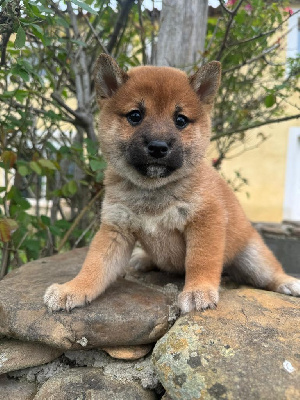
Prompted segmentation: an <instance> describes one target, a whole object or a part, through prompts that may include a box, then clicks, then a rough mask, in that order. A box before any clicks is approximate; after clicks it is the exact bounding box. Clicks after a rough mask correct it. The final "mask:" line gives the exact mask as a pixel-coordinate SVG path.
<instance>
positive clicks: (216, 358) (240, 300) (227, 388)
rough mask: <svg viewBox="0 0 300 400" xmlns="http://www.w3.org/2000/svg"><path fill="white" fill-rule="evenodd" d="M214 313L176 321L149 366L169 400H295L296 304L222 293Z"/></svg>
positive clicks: (247, 292) (243, 291) (299, 347)
mask: <svg viewBox="0 0 300 400" xmlns="http://www.w3.org/2000/svg"><path fill="white" fill-rule="evenodd" d="M220 297H221V298H220V303H219V305H218V309H217V310H208V311H205V312H204V313H191V314H189V315H186V316H184V317H181V318H179V319H178V320H177V322H176V323H175V325H174V326H173V327H172V328H171V329H170V331H169V332H168V333H167V334H166V335H165V336H164V337H163V338H162V339H160V340H159V341H158V343H157V344H156V346H155V348H154V351H153V362H154V366H155V370H156V372H157V374H158V377H159V379H160V381H161V382H162V384H163V386H164V387H165V389H166V390H167V392H168V395H169V396H170V398H172V400H182V399H185V400H198V399H202V400H206V399H207V400H208V399H209V400H212V399H228V400H231V399H232V400H234V399H248V400H257V399H271V398H272V399H281V400H283V399H287V400H292V399H296V398H297V399H298V398H300V299H298V298H294V297H289V296H284V295H281V294H278V293H273V292H266V291H262V290H258V289H252V288H243V287H242V288H240V289H231V290H223V291H222V292H221V296H220Z"/></svg>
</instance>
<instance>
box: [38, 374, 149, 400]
mask: <svg viewBox="0 0 300 400" xmlns="http://www.w3.org/2000/svg"><path fill="white" fill-rule="evenodd" d="M52 398H53V399H54V398H55V399H56V400H73V399H95V400H97V399H99V400H100V399H101V400H111V399H118V400H128V399H130V400H131V399H132V400H155V399H156V395H155V393H153V392H151V391H149V390H145V389H143V388H141V387H140V386H139V385H138V384H137V383H134V382H130V383H128V382H127V383H123V382H120V381H118V380H116V379H111V378H109V377H107V376H104V375H103V374H102V372H101V369H100V368H76V369H72V370H69V371H66V372H64V373H62V374H61V375H56V376H54V377H53V378H51V379H49V380H48V381H47V382H46V383H45V384H44V385H43V386H42V387H41V389H40V390H39V391H38V393H37V395H36V396H35V397H34V400H49V399H52Z"/></svg>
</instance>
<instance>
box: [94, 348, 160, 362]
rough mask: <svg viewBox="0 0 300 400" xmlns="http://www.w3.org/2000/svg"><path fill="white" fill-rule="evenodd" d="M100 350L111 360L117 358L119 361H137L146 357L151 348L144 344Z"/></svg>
mask: <svg viewBox="0 0 300 400" xmlns="http://www.w3.org/2000/svg"><path fill="white" fill-rule="evenodd" d="M102 350H104V351H105V352H106V353H108V354H109V355H110V356H111V357H113V358H118V359H120V360H137V359H139V358H142V357H144V356H145V355H147V354H148V353H149V352H150V351H151V350H152V346H151V345H149V344H145V345H140V346H117V347H103V348H102Z"/></svg>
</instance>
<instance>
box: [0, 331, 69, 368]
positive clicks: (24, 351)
mask: <svg viewBox="0 0 300 400" xmlns="http://www.w3.org/2000/svg"><path fill="white" fill-rule="evenodd" d="M62 353H63V352H62V350H59V349H54V348H53V347H50V346H46V345H44V344H39V343H29V342H22V341H19V340H9V339H2V340H0V374H3V373H5V372H9V371H15V370H18V369H22V368H27V367H34V366H36V365H41V364H46V363H48V362H50V361H52V360H54V359H55V358H57V357H59V356H60V355H61V354H62Z"/></svg>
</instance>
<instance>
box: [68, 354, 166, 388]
mask: <svg viewBox="0 0 300 400" xmlns="http://www.w3.org/2000/svg"><path fill="white" fill-rule="evenodd" d="M65 358H66V359H68V360H69V361H70V364H72V365H73V366H74V365H76V366H77V367H95V368H102V369H103V373H104V375H105V376H107V377H111V378H113V379H118V380H119V381H122V382H139V383H140V384H141V386H142V387H143V388H144V389H155V390H157V388H158V386H159V382H158V379H157V376H156V373H155V372H154V368H153V365H152V362H151V358H150V357H145V358H144V359H140V360H136V361H125V360H117V359H113V358H111V357H110V356H108V355H107V354H106V353H105V352H104V351H101V350H88V351H87V350H70V351H66V353H65Z"/></svg>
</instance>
